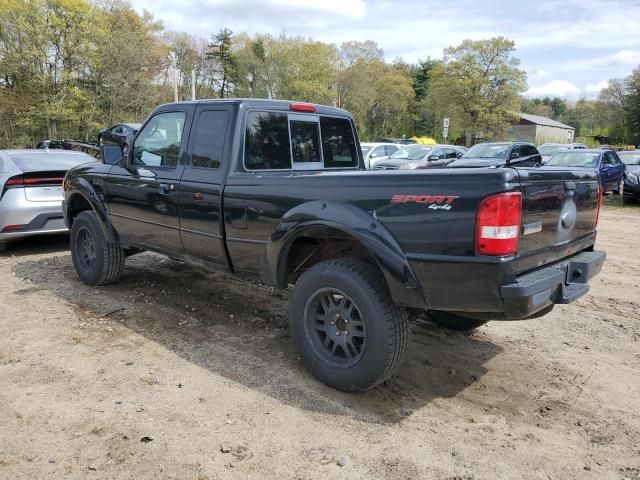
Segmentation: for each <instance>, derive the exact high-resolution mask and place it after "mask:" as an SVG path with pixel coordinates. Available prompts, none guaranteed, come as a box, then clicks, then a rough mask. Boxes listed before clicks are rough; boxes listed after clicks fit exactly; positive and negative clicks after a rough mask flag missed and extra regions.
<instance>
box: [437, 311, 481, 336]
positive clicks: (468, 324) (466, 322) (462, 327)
mask: <svg viewBox="0 0 640 480" xmlns="http://www.w3.org/2000/svg"><path fill="white" fill-rule="evenodd" d="M429 318H431V320H432V321H433V323H435V324H436V325H438V326H439V327H442V328H447V329H449V330H456V331H458V332H469V331H471V330H475V329H476V328H478V327H481V326H482V325H484V324H486V323H488V322H489V320H481V319H477V318H468V317H461V316H460V315H455V314H453V313H449V312H442V311H439V310H438V311H432V312H430V313H429Z"/></svg>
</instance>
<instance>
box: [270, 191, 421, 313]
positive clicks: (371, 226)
mask: <svg viewBox="0 0 640 480" xmlns="http://www.w3.org/2000/svg"><path fill="white" fill-rule="evenodd" d="M319 227H320V228H333V229H336V230H339V231H341V232H343V233H345V234H346V235H348V236H350V237H352V238H353V239H355V240H357V241H358V242H360V243H361V244H362V245H364V247H365V248H366V249H367V251H368V252H369V253H370V254H371V256H372V257H373V258H374V259H375V261H376V263H377V264H378V266H379V267H380V270H381V271H382V273H383V275H384V278H385V280H386V282H387V286H388V287H389V291H390V293H391V297H392V298H393V301H394V302H395V303H397V304H399V305H405V306H410V307H416V308H426V302H425V300H424V296H423V294H422V288H420V282H419V281H418V279H417V277H416V276H415V274H414V272H413V270H412V269H411V266H410V265H409V262H408V261H407V258H406V257H405V255H404V253H403V251H402V249H401V248H400V246H399V245H398V242H397V241H396V239H395V238H394V237H393V235H391V233H390V232H389V230H387V228H386V227H385V226H384V225H383V224H382V223H380V222H379V221H378V220H377V219H376V218H375V217H373V216H372V215H370V214H369V213H367V212H365V211H364V210H362V209H360V208H358V207H356V206H354V205H351V204H349V203H346V202H332V201H322V200H314V201H311V202H307V203H303V204H301V205H298V206H297V207H294V208H293V209H291V210H289V211H288V212H287V213H286V214H284V215H283V216H282V218H281V219H280V221H279V223H278V225H277V226H276V228H275V229H274V231H273V233H272V234H271V237H270V238H269V241H268V243H267V248H266V272H267V275H268V276H269V277H270V278H269V283H271V284H272V285H277V286H279V287H281V288H284V287H285V286H286V278H285V267H286V260H287V256H288V254H289V250H290V248H291V245H293V242H294V241H295V240H296V239H297V238H298V237H300V236H302V235H304V234H305V232H307V233H312V232H313V230H317V229H318V228H319ZM310 236H313V235H310Z"/></svg>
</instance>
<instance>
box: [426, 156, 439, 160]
mask: <svg viewBox="0 0 640 480" xmlns="http://www.w3.org/2000/svg"><path fill="white" fill-rule="evenodd" d="M427 160H429V161H433V160H440V156H439V155H429V157H428V158H427Z"/></svg>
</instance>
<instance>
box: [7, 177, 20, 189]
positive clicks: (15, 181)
mask: <svg viewBox="0 0 640 480" xmlns="http://www.w3.org/2000/svg"><path fill="white" fill-rule="evenodd" d="M5 185H6V186H7V187H9V186H11V187H14V186H16V185H24V178H23V177H22V175H18V176H16V177H11V178H10V179H9V180H7V181H6V182H5Z"/></svg>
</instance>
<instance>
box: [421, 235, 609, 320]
mask: <svg viewBox="0 0 640 480" xmlns="http://www.w3.org/2000/svg"><path fill="white" fill-rule="evenodd" d="M591 244H592V243H591ZM590 250H591V247H587V246H584V247H583V248H582V249H581V250H578V251H577V252H576V253H575V254H573V255H571V256H568V257H566V258H563V259H562V260H559V261H557V262H554V263H552V264H549V265H546V266H544V267H541V268H539V269H536V270H532V271H529V272H528V273H524V274H521V275H518V274H517V271H516V270H517V259H516V258H515V257H495V258H494V257H487V258H482V259H479V258H478V257H458V259H456V261H450V262H446V263H445V262H437V261H434V260H433V259H427V258H425V256H420V258H416V257H417V256H413V258H410V259H409V260H410V264H411V268H412V270H413V271H414V272H415V274H416V277H417V278H418V280H419V282H420V284H421V287H422V291H423V293H424V298H425V302H426V305H427V308H428V309H430V310H442V311H448V312H454V313H456V314H459V315H462V316H465V315H466V316H469V317H476V316H481V317H482V318H487V319H495V320H520V319H525V318H529V317H532V316H535V315H536V314H537V313H538V312H540V311H541V310H544V309H545V308H547V307H549V306H552V305H555V304H563V303H570V302H572V301H574V300H576V299H578V298H579V297H581V296H582V295H584V294H585V293H587V291H588V290H589V285H588V281H589V280H590V279H591V278H593V276H594V275H597V274H598V272H600V270H601V269H602V265H603V263H604V260H605V258H606V254H605V253H604V252H600V251H590Z"/></svg>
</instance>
